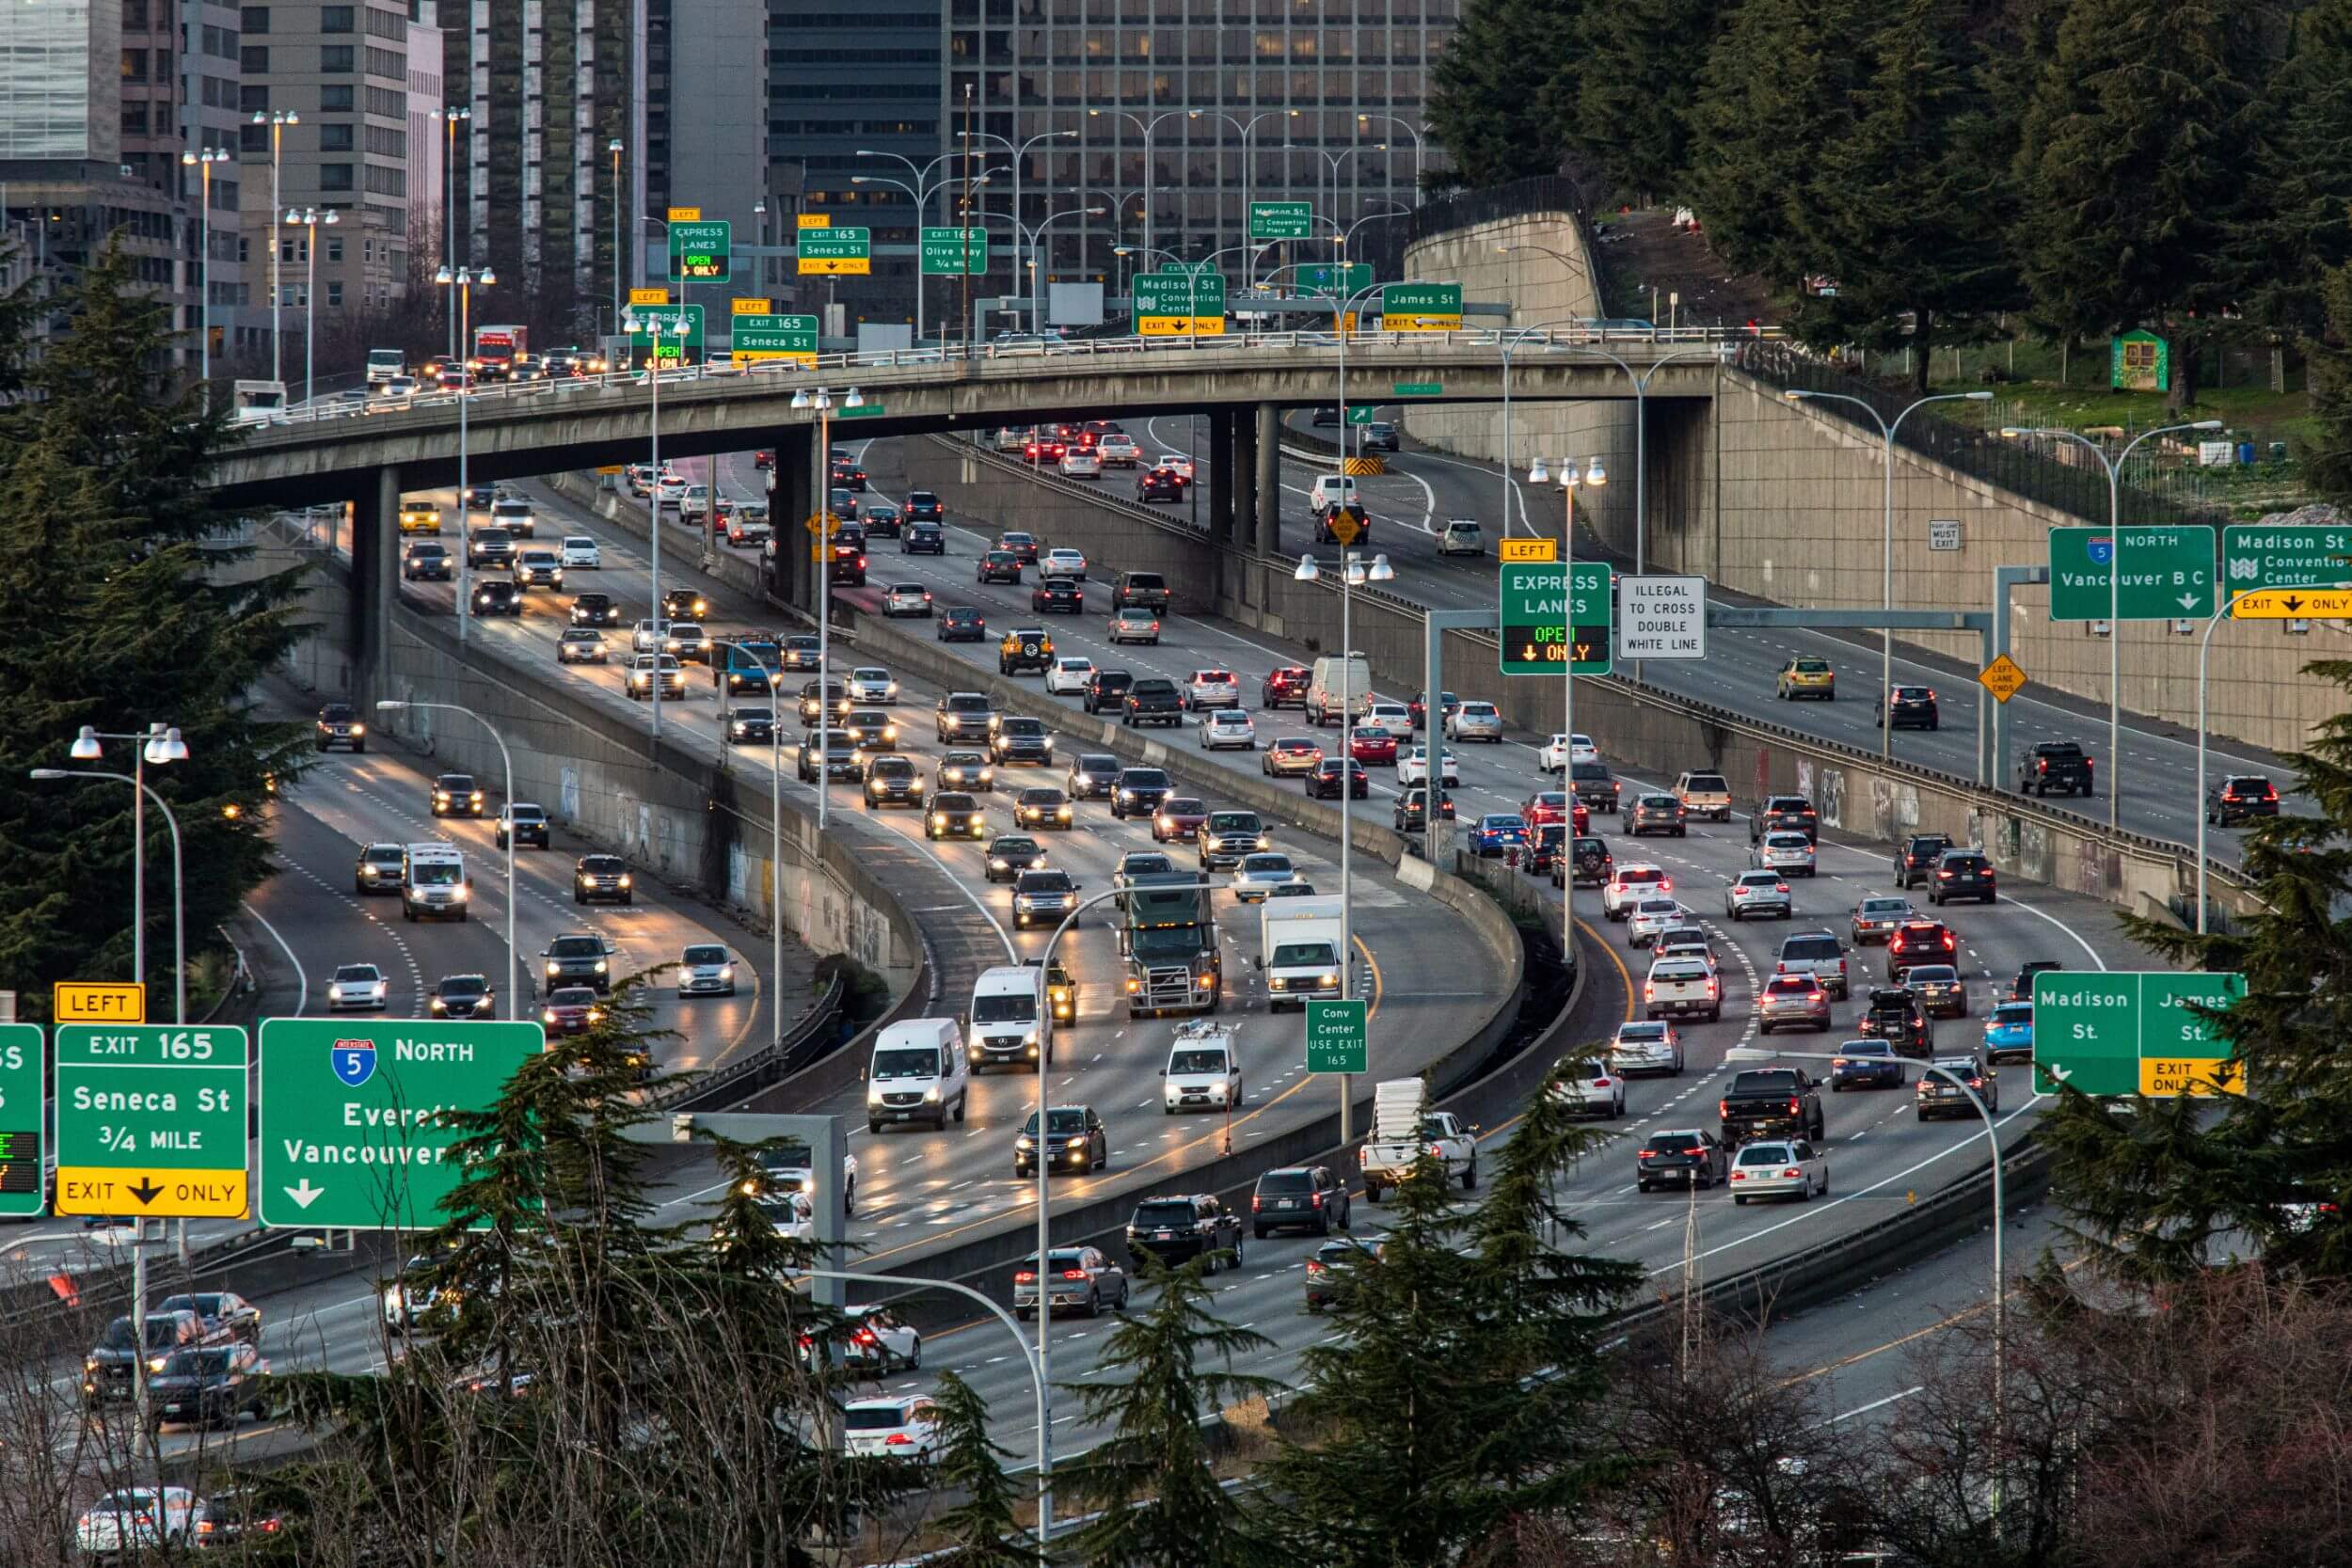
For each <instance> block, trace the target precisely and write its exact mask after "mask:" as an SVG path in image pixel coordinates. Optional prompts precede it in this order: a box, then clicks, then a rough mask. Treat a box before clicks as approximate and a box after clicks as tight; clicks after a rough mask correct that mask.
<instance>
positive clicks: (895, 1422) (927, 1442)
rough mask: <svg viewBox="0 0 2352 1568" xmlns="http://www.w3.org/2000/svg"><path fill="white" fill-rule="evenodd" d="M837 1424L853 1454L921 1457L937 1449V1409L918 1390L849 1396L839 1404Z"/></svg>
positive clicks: (916, 1458)
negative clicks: (889, 1395) (885, 1395)
mask: <svg viewBox="0 0 2352 1568" xmlns="http://www.w3.org/2000/svg"><path fill="white" fill-rule="evenodd" d="M841 1428H842V1433H841V1436H842V1442H843V1443H844V1445H845V1446H846V1447H847V1448H848V1449H849V1451H850V1452H851V1453H854V1454H875V1455H880V1456H883V1457H887V1458H894V1459H911V1460H916V1461H923V1460H928V1459H930V1458H931V1457H932V1456H933V1455H934V1454H936V1453H938V1451H939V1413H938V1410H937V1407H936V1406H934V1405H933V1404H932V1403H931V1402H930V1400H929V1399H927V1398H925V1397H924V1396H923V1395H921V1394H899V1395H896V1396H893V1397H892V1398H889V1399H879V1400H851V1401H850V1402H849V1403H847V1404H845V1405H843V1406H842V1407H841Z"/></svg>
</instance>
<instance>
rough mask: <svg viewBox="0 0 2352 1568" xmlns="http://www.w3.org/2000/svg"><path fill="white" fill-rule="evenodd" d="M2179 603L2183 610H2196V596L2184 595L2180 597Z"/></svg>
mask: <svg viewBox="0 0 2352 1568" xmlns="http://www.w3.org/2000/svg"><path fill="white" fill-rule="evenodd" d="M2179 602H2180V606H2181V608H2182V609H2183V610H2195V609H2196V608H2197V595H2196V594H2182V595H2181V597H2180V601H2179Z"/></svg>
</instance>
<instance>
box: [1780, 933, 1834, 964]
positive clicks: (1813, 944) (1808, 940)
mask: <svg viewBox="0 0 2352 1568" xmlns="http://www.w3.org/2000/svg"><path fill="white" fill-rule="evenodd" d="M1780 956H1781V958H1782V959H1783V961H1786V960H1788V959H1790V958H1836V957H1837V939H1836V937H1832V936H1817V937H1790V938H1789V939H1788V941H1787V942H1782V943H1781V944H1780Z"/></svg>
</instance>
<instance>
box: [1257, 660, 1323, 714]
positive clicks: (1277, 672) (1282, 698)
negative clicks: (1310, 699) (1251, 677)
mask: <svg viewBox="0 0 2352 1568" xmlns="http://www.w3.org/2000/svg"><path fill="white" fill-rule="evenodd" d="M1314 678H1315V673H1314V672H1313V671H1312V670H1310V669H1308V668H1307V667H1306V666H1305V665H1303V664H1284V665H1279V666H1277V667H1276V668H1274V669H1272V670H1269V671H1267V672H1266V673H1265V679H1264V680H1263V681H1261V682H1260V683H1259V685H1258V705H1259V706H1260V707H1262V708H1266V709H1268V710H1271V709H1274V708H1278V707H1295V708H1296V709H1298V710H1299V711H1300V712H1301V713H1304V712H1305V711H1306V710H1307V689H1308V688H1309V687H1311V686H1312V685H1313V684H1314Z"/></svg>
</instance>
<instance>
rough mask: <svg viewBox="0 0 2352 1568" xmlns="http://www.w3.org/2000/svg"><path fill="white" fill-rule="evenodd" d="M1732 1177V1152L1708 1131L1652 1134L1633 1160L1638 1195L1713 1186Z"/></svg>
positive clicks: (1696, 1130) (1689, 1129) (1694, 1128)
mask: <svg viewBox="0 0 2352 1568" xmlns="http://www.w3.org/2000/svg"><path fill="white" fill-rule="evenodd" d="M1730 1175H1731V1155H1730V1151H1729V1150H1727V1149H1726V1148H1724V1144H1723V1140H1722V1139H1720V1138H1718V1137H1717V1136H1716V1135H1715V1134H1714V1133H1712V1132H1708V1131H1707V1130H1706V1129H1705V1128H1699V1127H1686V1128H1678V1129H1669V1130H1667V1131H1664V1132H1652V1133H1651V1134H1650V1135H1649V1137H1648V1139H1647V1140H1645V1142H1644V1143H1643V1145H1642V1147H1641V1148H1640V1149H1639V1150H1638V1151H1637V1152H1636V1153H1635V1155H1634V1157H1633V1185H1634V1189H1635V1190H1636V1191H1637V1192H1645V1193H1646V1192H1649V1191H1650V1190H1651V1189H1653V1188H1660V1189H1669V1190H1671V1189H1674V1188H1686V1189H1687V1188H1690V1187H1714V1186H1718V1185H1720V1184H1722V1183H1724V1181H1726V1180H1729V1178H1730Z"/></svg>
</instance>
